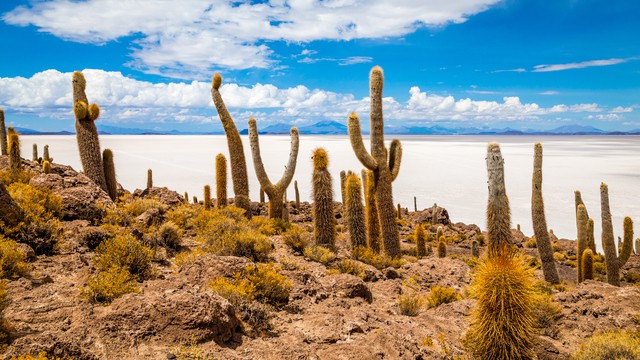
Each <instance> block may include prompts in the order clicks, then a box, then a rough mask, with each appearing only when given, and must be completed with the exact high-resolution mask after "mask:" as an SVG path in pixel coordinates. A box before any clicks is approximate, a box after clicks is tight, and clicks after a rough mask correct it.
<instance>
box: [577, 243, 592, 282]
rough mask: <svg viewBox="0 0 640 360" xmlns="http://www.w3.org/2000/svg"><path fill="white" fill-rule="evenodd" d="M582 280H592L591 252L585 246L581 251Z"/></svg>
mask: <svg viewBox="0 0 640 360" xmlns="http://www.w3.org/2000/svg"><path fill="white" fill-rule="evenodd" d="M580 260H581V261H580V262H581V263H582V281H584V280H593V252H592V251H591V249H589V248H587V249H586V250H585V251H584V252H583V253H582V259H580Z"/></svg>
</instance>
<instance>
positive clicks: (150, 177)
mask: <svg viewBox="0 0 640 360" xmlns="http://www.w3.org/2000/svg"><path fill="white" fill-rule="evenodd" d="M152 187H153V170H151V169H148V170H147V189H151V188H152Z"/></svg>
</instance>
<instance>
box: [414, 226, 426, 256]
mask: <svg viewBox="0 0 640 360" xmlns="http://www.w3.org/2000/svg"><path fill="white" fill-rule="evenodd" d="M415 237H416V253H417V255H418V257H419V258H421V257H424V256H427V246H426V245H427V235H426V233H425V231H424V226H422V224H418V226H416V234H415Z"/></svg>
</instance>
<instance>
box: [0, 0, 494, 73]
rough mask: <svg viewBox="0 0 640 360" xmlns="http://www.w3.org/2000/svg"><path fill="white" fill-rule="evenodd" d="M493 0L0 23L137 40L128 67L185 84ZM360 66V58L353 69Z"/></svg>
mask: <svg viewBox="0 0 640 360" xmlns="http://www.w3.org/2000/svg"><path fill="white" fill-rule="evenodd" d="M498 1H499V0H458V1H439V0H397V1H393V2H389V1H386V0H369V1H364V0H324V1H308V0H289V1H285V0H270V1H268V2H253V1H233V0H182V1H179V2H177V1H166V0H129V1H116V0H85V1H74V0H42V1H38V2H33V3H32V4H31V5H28V6H18V7H16V8H15V9H13V10H11V11H9V12H8V13H6V14H4V15H3V16H2V19H3V20H4V21H5V22H6V23H8V24H12V25H17V26H30V25H33V26H35V27H37V28H38V29H39V30H40V31H42V32H47V33H51V34H53V35H55V36H57V37H60V38H62V39H65V40H70V41H76V42H83V43H93V44H104V43H106V42H109V41H114V40H117V39H120V38H123V37H125V36H135V37H136V38H138V40H137V41H136V42H135V47H134V49H133V53H132V57H133V60H132V62H131V65H132V66H135V67H137V68H139V69H141V70H143V71H147V72H150V73H161V74H164V75H167V76H175V77H183V78H184V77H185V75H184V73H185V72H187V74H189V75H192V74H191V73H194V72H195V73H203V74H208V73H209V72H210V70H211V69H212V68H213V67H225V68H231V69H247V68H256V67H257V68H264V67H268V66H270V64H271V63H272V62H273V60H272V59H271V55H272V50H271V49H270V48H269V46H268V42H270V41H288V42H301V43H305V42H311V41H315V40H351V39H362V38H386V37H397V36H403V35H406V34H410V33H412V32H414V31H416V30H417V29H419V28H421V27H425V26H443V25H446V24H450V23H462V22H464V21H466V20H467V18H468V17H469V16H471V15H473V14H476V13H478V12H482V11H484V10H485V9H487V8H488V7H489V6H490V5H492V4H494V3H496V2H498ZM359 60H364V59H362V58H352V59H351V63H353V61H359ZM342 64H343V65H348V64H350V62H349V60H347V61H343V62H342Z"/></svg>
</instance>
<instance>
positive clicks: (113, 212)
mask: <svg viewBox="0 0 640 360" xmlns="http://www.w3.org/2000/svg"><path fill="white" fill-rule="evenodd" d="M149 209H158V210H159V212H160V213H161V214H163V213H165V212H166V211H167V205H164V204H163V203H161V202H160V201H158V200H156V199H152V198H131V197H129V198H126V199H124V201H123V202H119V203H118V204H117V206H115V207H109V208H108V209H107V214H106V216H105V217H104V219H103V221H104V222H105V223H108V224H112V225H119V226H130V225H131V223H132V222H133V220H134V219H135V218H136V217H138V216H140V215H142V214H143V213H144V212H145V211H147V210H149Z"/></svg>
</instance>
